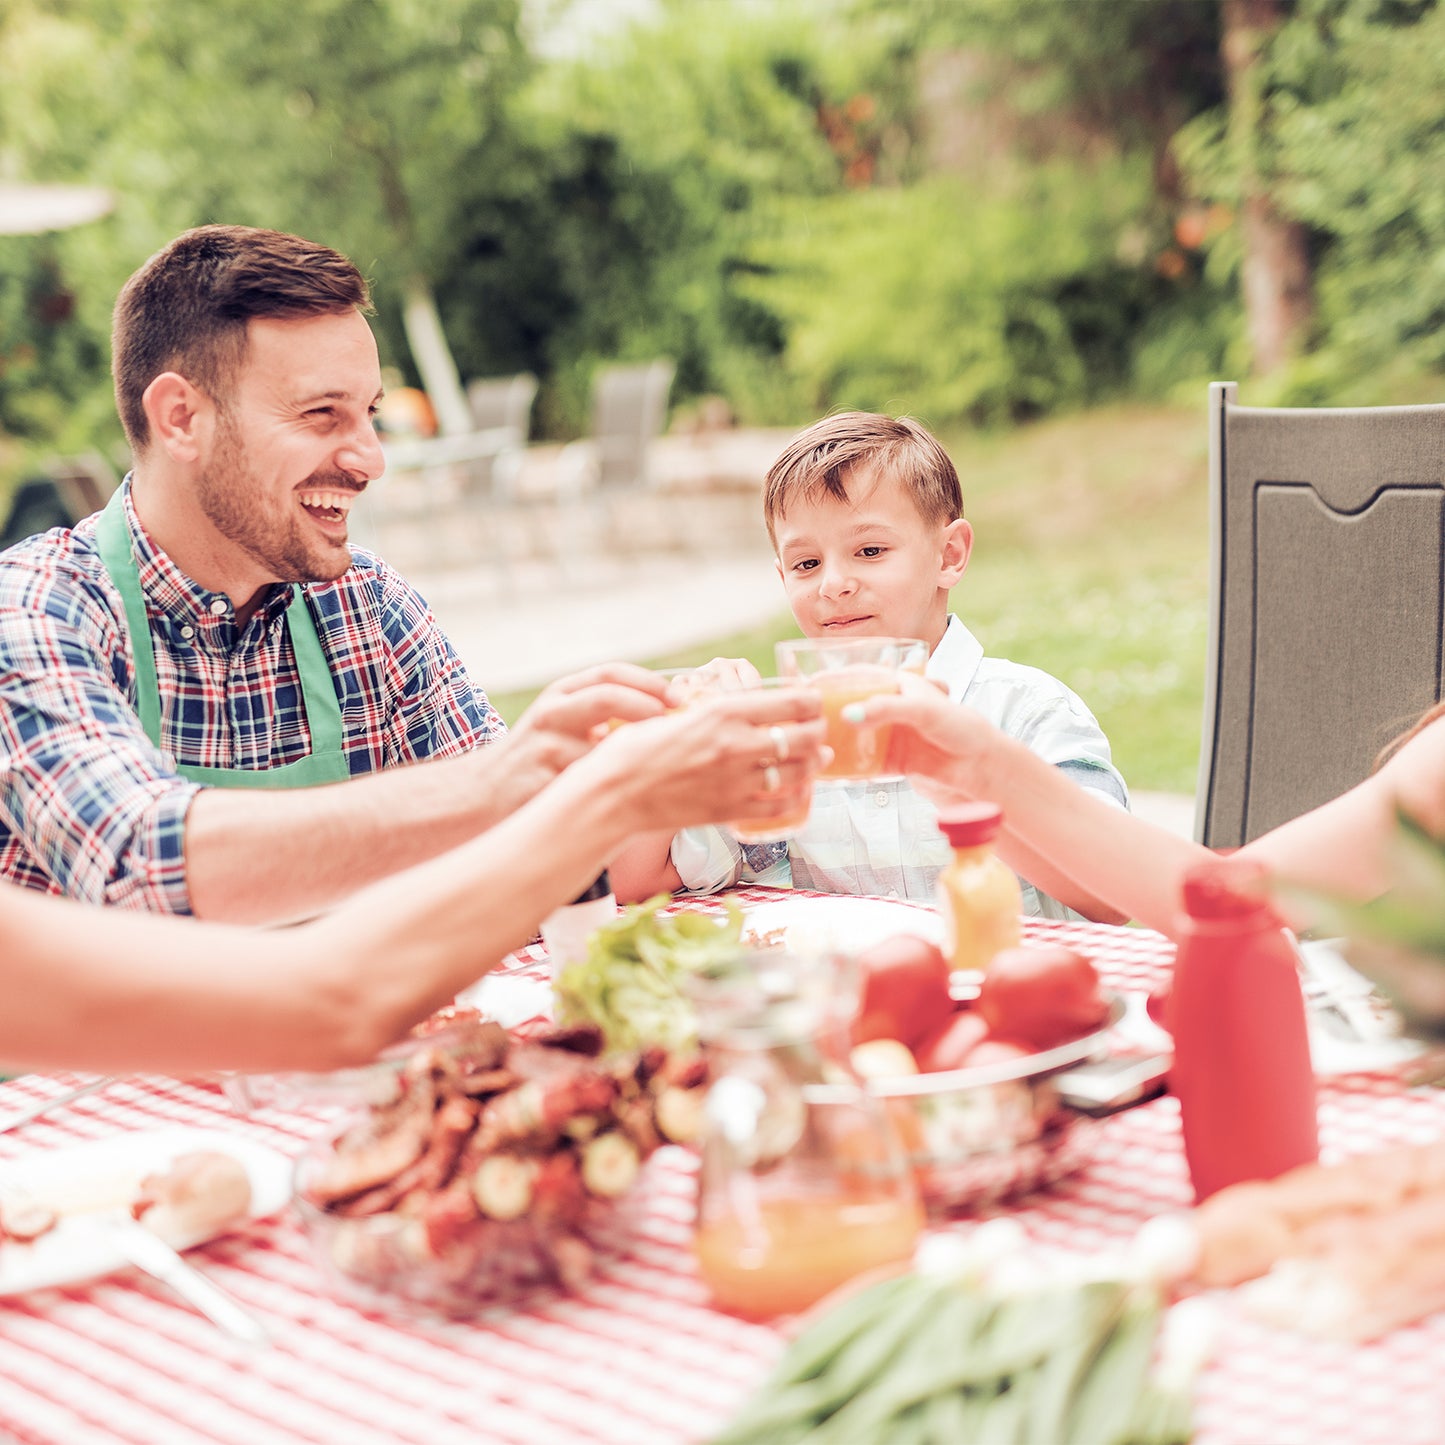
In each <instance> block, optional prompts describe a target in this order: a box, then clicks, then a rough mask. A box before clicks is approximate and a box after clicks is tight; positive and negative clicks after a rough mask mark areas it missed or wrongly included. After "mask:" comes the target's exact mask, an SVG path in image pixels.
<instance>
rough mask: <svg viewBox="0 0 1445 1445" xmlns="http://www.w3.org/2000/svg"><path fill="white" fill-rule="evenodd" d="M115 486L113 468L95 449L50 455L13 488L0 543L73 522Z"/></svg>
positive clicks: (100, 503)
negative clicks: (36, 473)
mask: <svg viewBox="0 0 1445 1445" xmlns="http://www.w3.org/2000/svg"><path fill="white" fill-rule="evenodd" d="M119 485H120V479H119V478H118V477H117V476H116V473H115V468H114V467H112V466H111V465H110V463H109V462H108V461H106V459H105V458H104V457H103V456H101V455H100V453H99V452H86V453H83V454H82V455H79V456H73V457H57V458H54V459H53V460H51V461H49V462H47V463H46V464H45V470H44V472H43V473H42V474H40V475H39V476H35V477H30V478H28V479H27V480H26V481H24V482H22V483H21V484H20V486H19V487H17V488H16V489H15V495H14V496H13V497H12V498H11V502H10V512H9V514H8V516H7V517H6V519H5V525H4V528H3V532H0V546H3V547H9V546H12V545H13V544H14V543H16V542H19V541H21V540H23V539H24V538H26V537H32V536H34V535H35V534H36V533H37V532H45V531H48V530H49V529H50V528H51V527H69V526H71V525H73V524H74V523H76V522H78V521H80V519H81V518H82V517H88V516H90V514H91V513H92V512H98V511H99V510H100V509H101V508H102V507H103V506H104V505H105V504H106V502H107V501H108V500H109V499H110V494H111V493H112V492H113V491H114V490H115V489H116V487H117V486H119Z"/></svg>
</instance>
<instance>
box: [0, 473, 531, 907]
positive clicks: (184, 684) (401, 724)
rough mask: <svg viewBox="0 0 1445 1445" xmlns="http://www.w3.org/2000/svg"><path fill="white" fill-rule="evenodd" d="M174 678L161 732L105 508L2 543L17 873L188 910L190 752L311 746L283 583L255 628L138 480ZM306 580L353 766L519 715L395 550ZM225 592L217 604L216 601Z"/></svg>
mask: <svg viewBox="0 0 1445 1445" xmlns="http://www.w3.org/2000/svg"><path fill="white" fill-rule="evenodd" d="M125 504H126V519H127V523H128V525H129V526H130V529H131V535H132V537H133V538H134V540H135V544H136V559H137V564H138V567H139V570H140V580H141V588H142V591H143V593H144V595H145V598H146V610H147V613H148V615H149V617H150V619H151V636H152V641H153V644H154V648H155V659H156V674H157V680H158V683H159V687H160V695H161V744H162V748H163V750H164V751H163V752H161V751H157V749H156V748H154V747H152V746H151V744H150V742H149V740H148V739H147V738H146V736H145V734H144V732H143V731H142V730H141V726H140V722H139V720H138V718H137V717H136V715H135V712H134V707H135V697H136V694H135V687H134V681H133V675H132V663H131V653H130V646H129V640H128V637H127V634H126V629H125V620H124V619H125V613H124V610H123V608H122V605H121V601H120V595H119V593H117V592H116V590H115V588H114V587H113V586H112V584H111V581H110V578H109V577H108V576H107V575H106V572H105V568H104V567H103V565H102V564H101V561H100V558H99V556H98V555H97V553H96V550H95V541H94V539H95V519H94V518H87V519H86V520H85V521H83V522H81V523H79V524H78V525H77V526H76V527H75V528H74V529H73V530H72V531H60V530H56V531H51V532H47V533H45V534H44V535H43V536H39V537H33V538H31V539H29V540H28V541H26V542H23V543H21V544H20V545H18V546H15V547H12V548H10V549H9V550H7V551H6V552H5V553H4V554H3V556H0V876H3V877H6V878H9V879H11V880H12V881H13V882H16V883H20V884H24V885H25V886H27V887H30V888H37V889H40V890H42V891H44V892H49V893H67V894H70V895H71V896H73V897H77V898H83V899H85V900H87V901H89V902H102V901H103V902H107V903H112V904H121V905H128V906H132V907H143V908H149V909H152V910H156V911H163V912H173V913H187V912H189V911H190V905H189V897H188V894H187V891H186V884H185V867H184V860H183V857H182V852H181V849H182V833H183V830H184V825H185V813H186V808H187V807H188V805H189V803H190V800H191V797H192V796H193V795H194V792H195V787H194V785H193V784H191V783H188V782H186V781H184V780H183V779H181V778H180V777H179V775H178V774H177V773H176V770H175V768H176V763H177V762H180V763H185V764H192V765H197V766H202V767H222V768H242V769H257V768H268V767H273V766H276V765H279V764H283V763H291V762H295V761H296V760H298V759H299V758H303V757H305V756H306V755H307V754H308V753H309V752H310V750H311V739H310V735H309V733H308V731H307V728H306V717H305V712H304V709H303V707H302V703H301V689H300V682H299V677H298V674H297V670H296V660H295V655H294V653H293V651H292V648H291V643H290V638H289V632H288V630H287V628H286V627H285V625H284V622H283V618H284V614H285V609H286V607H287V605H288V603H289V601H290V598H291V589H290V587H277V588H276V589H275V590H274V592H273V594H272V595H271V596H270V597H269V598H268V600H267V601H266V603H265V604H264V605H263V606H262V607H260V608H258V609H257V611H256V613H255V615H254V616H252V618H251V619H250V621H249V622H248V623H247V624H246V626H245V628H244V629H241V630H240V631H239V632H238V631H237V628H236V619H235V614H234V612H233V611H232V610H231V605H230V599H229V598H227V597H225V596H224V595H223V594H220V593H214V592H208V591H206V590H205V589H203V588H201V587H198V586H196V584H195V583H194V582H192V581H191V580H190V579H189V578H188V577H187V576H186V575H185V574H184V573H183V572H181V571H180V569H179V568H178V567H177V566H176V565H175V563H173V562H172V561H171V559H170V558H169V557H167V556H166V555H165V553H163V552H160V551H158V550H157V549H156V548H155V547H154V546H153V545H152V544H151V542H150V540H149V539H148V538H147V537H146V535H145V533H144V531H142V530H141V528H140V524H139V523H138V522H137V521H136V518H135V512H134V509H133V508H132V507H131V506H130V496H129V490H128V489H127V492H126V495H125ZM354 558H355V562H354V565H353V566H352V568H351V570H350V571H349V572H347V573H346V575H345V576H344V577H342V578H341V579H340V580H339V581H337V582H334V583H329V584H327V585H325V586H321V585H315V586H308V587H307V588H306V589H305V590H306V592H307V593H308V600H309V605H310V607H311V609H312V612H313V615H314V617H315V619H316V630H317V634H318V636H319V638H320V640H321V646H322V649H323V650H324V651H325V653H326V656H327V658H328V660H329V661H330V663H331V667H332V674H333V677H334V679H335V682H336V687H337V693H338V697H339V699H340V702H341V717H342V726H343V730H344V750H345V752H346V755H347V762H348V764H349V766H350V769H351V772H352V774H353V775H357V774H361V773H368V772H373V771H375V770H377V769H380V768H385V767H392V766H395V765H397V764H401V763H408V762H413V761H416V760H418V759H421V758H429V757H447V756H451V755H453V754H456V753H461V752H465V751H466V750H467V749H468V748H471V747H475V746H476V745H478V744H479V743H483V742H486V741H487V740H489V739H490V738H492V737H493V736H495V735H497V734H498V733H500V732H501V731H503V725H502V722H501V719H500V718H499V717H498V716H497V714H496V713H495V712H494V711H493V709H492V707H491V705H490V703H488V701H487V699H486V697H485V696H484V695H483V694H482V693H481V692H480V691H478V690H476V689H474V688H473V687H472V684H471V681H470V679H469V678H468V677H467V673H466V670H465V668H463V666H462V664H461V662H460V660H459V659H458V657H457V656H456V654H455V652H453V651H452V647H451V644H450V643H449V642H448V641H447V639H446V637H445V636H444V635H443V634H442V632H441V631H440V629H439V628H438V627H437V625H436V621H435V619H434V618H433V617H432V614H431V612H430V610H429V609H428V607H427V605H426V602H425V601H424V600H423V598H422V597H421V596H419V595H418V594H417V593H416V592H415V591H413V590H412V588H411V587H410V586H409V585H408V584H407V583H406V582H405V581H404V580H403V579H402V578H401V577H400V576H399V575H398V574H397V573H395V572H394V571H392V570H391V569H390V568H389V567H388V566H387V565H386V564H385V563H384V562H382V561H381V560H380V559H379V558H376V557H374V556H372V555H371V554H370V553H368V552H363V551H360V550H359V549H358V550H356V551H355V552H354ZM213 607H214V608H217V609H219V610H217V611H213V610H212V609H213Z"/></svg>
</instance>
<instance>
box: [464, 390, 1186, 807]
mask: <svg viewBox="0 0 1445 1445" xmlns="http://www.w3.org/2000/svg"><path fill="white" fill-rule="evenodd" d="M943 440H944V442H945V444H946V445H947V446H948V449H949V453H950V455H951V456H952V457H953V459H954V461H955V463H956V464H957V466H958V470H959V475H960V476H961V477H962V479H963V494H964V502H965V505H966V510H967V513H968V516H969V517H970V519H971V520H972V521H973V524H974V528H975V531H976V534H977V541H976V543H975V547H974V554H973V559H972V561H971V562H970V563H969V569H968V572H967V574H966V575H965V577H964V579H963V581H962V582H961V583H960V584H959V586H958V587H957V588H956V589H955V590H954V594H953V598H952V602H953V607H954V610H955V611H956V612H958V613H959V615H960V616H961V617H962V618H963V620H964V621H965V622H967V623H968V625H969V627H971V628H972V629H973V631H974V632H975V633H976V634H977V635H978V637H979V639H980V641H982V643H983V645H984V647H985V648H986V649H987V651H988V652H989V653H990V654H992V655H993V656H998V657H1008V658H1011V659H1012V660H1013V661H1015V662H1024V663H1029V664H1030V665H1032V666H1034V667H1040V668H1043V669H1044V671H1046V672H1051V673H1053V675H1054V676H1055V677H1058V678H1061V679H1062V680H1063V681H1064V682H1066V683H1068V685H1069V686H1070V687H1072V688H1073V689H1074V690H1075V691H1076V692H1077V693H1078V694H1079V695H1080V696H1081V697H1082V698H1083V699H1084V701H1085V702H1086V703H1088V705H1089V706H1090V707H1091V708H1092V709H1093V711H1094V713H1095V715H1096V716H1097V717H1098V719H1099V722H1100V724H1101V725H1102V727H1103V729H1104V731H1105V733H1106V734H1107V735H1108V737H1109V740H1110V742H1111V744H1112V745H1113V749H1114V760H1115V762H1116V763H1117V764H1118V766H1119V769H1120V771H1121V772H1122V773H1123V774H1124V777H1125V778H1126V779H1127V780H1128V782H1129V784H1130V786H1131V787H1133V788H1139V789H1159V790H1164V791H1170V792H1186V793H1192V792H1193V791H1194V786H1195V775H1196V772H1197V769H1198V760H1199V730H1200V719H1201V715H1202V709H1203V686H1204V660H1205V649H1206V644H1207V640H1208V600H1209V580H1208V556H1209V542H1208V451H1207V440H1206V432H1205V414H1204V407H1203V405H1202V403H1201V405H1200V407H1199V408H1198V410H1194V409H1192V408H1190V409H1180V408H1160V407H1143V406H1117V407H1108V408H1102V409H1100V410H1097V411H1091V412H1085V413H1081V414H1079V415H1075V416H1070V417H1062V418H1056V419H1053V420H1050V421H1047V422H1042V423H1039V424H1037V425H1034V426H1030V427H1024V428H1021V429H1019V430H1016V431H1012V432H1009V433H1006V434H998V435H980V434H979V433H976V432H959V433H945V434H944V436H943ZM797 635H798V632H797V628H796V627H795V626H794V625H793V621H792V618H791V617H789V616H788V615H787V614H786V613H782V614H780V615H779V617H778V618H777V619H776V621H775V622H773V623H772V624H770V625H769V626H767V627H765V628H761V629H758V630H756V631H753V632H748V633H743V634H739V635H734V636H731V637H721V638H716V639H714V640H712V641H710V642H708V643H705V644H703V645H701V646H698V647H695V648H690V649H688V650H687V651H685V652H680V653H674V654H671V655H669V656H667V657H659V658H654V659H652V661H653V663H654V664H655V665H657V666H666V667H675V666H686V665H689V664H691V663H695V662H703V661H706V660H707V659H708V658H710V657H715V656H727V657H747V658H750V659H751V660H752V661H753V662H755V663H756V664H758V666H759V667H760V668H762V670H763V671H764V672H771V671H772V670H773V643H774V642H775V641H777V640H778V639H779V638H783V637H796V636H797ZM534 696H535V693H532V692H528V693H511V694H506V695H502V696H497V697H494V698H493V699H492V701H493V702H494V703H495V704H496V706H497V708H498V710H499V711H500V712H501V713H502V716H503V717H505V718H506V719H507V720H508V721H509V722H510V721H514V720H515V719H516V717H517V716H518V715H519V714H520V713H521V712H522V710H523V709H524V708H525V706H526V705H527V703H529V702H530V701H531V699H532V698H533V697H534Z"/></svg>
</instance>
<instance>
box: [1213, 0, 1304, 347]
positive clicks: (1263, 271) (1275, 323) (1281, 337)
mask: <svg viewBox="0 0 1445 1445" xmlns="http://www.w3.org/2000/svg"><path fill="white" fill-rule="evenodd" d="M1286 13H1287V6H1286V3H1285V0H1224V11H1223V14H1224V33H1223V36H1222V39H1221V42H1220V51H1221V54H1222V55H1223V58H1224V73H1225V77H1226V80H1227V83H1228V87H1229V137H1230V149H1231V152H1232V154H1233V156H1234V160H1235V164H1236V165H1237V166H1238V168H1239V177H1240V185H1241V189H1242V192H1243V203H1242V205H1241V208H1240V211H1241V214H1240V228H1241V234H1242V238H1243V242H1244V262H1243V272H1244V276H1243V281H1244V314H1245V321H1246V324H1247V326H1248V329H1249V341H1250V347H1251V349H1252V351H1253V353H1254V369H1255V371H1256V372H1257V373H1259V374H1261V375H1268V374H1269V373H1270V372H1273V371H1277V370H1279V368H1280V367H1281V366H1283V365H1284V364H1285V362H1287V361H1288V360H1289V359H1290V357H1291V356H1293V355H1295V354H1296V353H1297V352H1298V351H1299V349H1300V344H1301V342H1302V341H1303V339H1304V336H1305V333H1306V332H1307V331H1308V329H1309V325H1310V320H1311V318H1312V317H1313V315H1314V290H1313V284H1312V276H1311V272H1310V259H1309V238H1308V234H1307V232H1306V230H1305V228H1304V226H1302V225H1301V224H1300V223H1299V222H1298V221H1291V220H1288V219H1286V218H1285V217H1284V216H1283V215H1281V214H1280V212H1279V210H1278V209H1277V207H1276V206H1275V204H1274V201H1273V199H1272V198H1271V196H1270V194H1269V186H1268V182H1267V181H1266V180H1265V179H1264V177H1263V176H1261V174H1260V169H1261V168H1260V165H1259V142H1260V128H1261V125H1262V122H1263V112H1264V97H1263V94H1262V93H1261V92H1262V77H1261V76H1260V73H1259V57H1260V52H1261V51H1262V49H1263V47H1264V45H1265V43H1266V41H1267V40H1268V39H1269V37H1270V36H1271V35H1272V34H1273V33H1274V32H1275V31H1276V30H1277V29H1278V28H1279V26H1280V25H1281V23H1282V22H1283V21H1284V18H1285V15H1286Z"/></svg>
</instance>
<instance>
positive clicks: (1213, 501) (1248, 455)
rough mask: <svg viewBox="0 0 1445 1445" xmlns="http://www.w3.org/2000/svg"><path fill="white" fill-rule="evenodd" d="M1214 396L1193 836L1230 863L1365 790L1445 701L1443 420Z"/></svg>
mask: <svg viewBox="0 0 1445 1445" xmlns="http://www.w3.org/2000/svg"><path fill="white" fill-rule="evenodd" d="M1235 397H1236V387H1235V385H1234V384H1233V383H1232V382H1216V383H1215V384H1214V385H1212V386H1211V387H1210V389H1209V473H1210V534H1211V535H1210V554H1211V555H1210V568H1211V576H1210V636H1209V662H1208V669H1207V671H1206V674H1205V700H1204V736H1203V747H1202V748H1201V753H1200V766H1199V791H1198V794H1197V799H1196V810H1197V811H1196V814H1195V836H1196V837H1197V838H1198V839H1199V840H1200V841H1201V842H1203V843H1206V844H1208V845H1209V846H1210V847H1214V848H1220V847H1235V846H1237V845H1240V844H1242V843H1245V842H1248V841H1249V840H1250V839H1252V838H1256V837H1258V836H1259V834H1261V833H1263V832H1266V831H1268V830H1269V829H1270V828H1273V827H1275V826H1276V825H1278V824H1280V823H1283V822H1286V821H1287V820H1288V819H1290V818H1293V817H1297V816H1298V815H1299V814H1301V813H1304V812H1307V811H1308V810H1309V809H1311V808H1313V807H1316V806H1318V805H1319V804H1320V803H1324V802H1327V801H1328V800H1329V799H1330V798H1333V797H1335V796H1337V795H1338V794H1339V793H1341V792H1343V791H1344V790H1345V789H1347V788H1349V787H1352V786H1353V785H1354V784H1355V783H1357V782H1359V781H1360V780H1361V779H1362V778H1364V777H1365V776H1366V775H1367V774H1368V773H1369V771H1370V767H1371V765H1372V762H1373V760H1374V758H1375V755H1376V754H1377V753H1378V751H1379V749H1380V748H1381V747H1383V746H1384V744H1385V743H1387V742H1388V741H1389V740H1390V739H1391V737H1393V736H1394V735H1395V734H1397V733H1398V732H1399V731H1400V730H1401V729H1402V728H1403V726H1404V725H1405V724H1407V723H1408V722H1410V721H1412V720H1413V719H1414V718H1415V717H1416V716H1418V714H1420V713H1421V712H1423V711H1424V709H1425V708H1427V707H1429V706H1430V705H1431V704H1432V703H1434V702H1436V701H1438V700H1439V698H1440V697H1441V696H1442V690H1445V673H1442V668H1445V617H1442V599H1441V566H1442V559H1445V552H1442V537H1445V490H1442V488H1445V406H1400V407H1373V408H1365V409H1348V410H1347V409H1277V408H1266V407H1247V406H1239V405H1238V404H1237V403H1236V400H1235Z"/></svg>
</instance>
